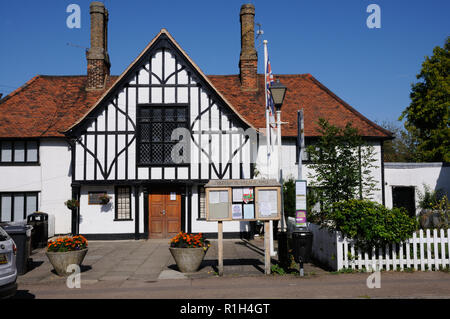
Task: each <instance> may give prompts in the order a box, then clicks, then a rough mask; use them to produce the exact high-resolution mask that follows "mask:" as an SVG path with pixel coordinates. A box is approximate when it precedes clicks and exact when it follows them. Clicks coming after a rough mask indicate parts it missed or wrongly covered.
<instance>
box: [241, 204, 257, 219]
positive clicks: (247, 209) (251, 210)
mask: <svg viewBox="0 0 450 319" xmlns="http://www.w3.org/2000/svg"><path fill="white" fill-rule="evenodd" d="M254 218H255V205H253V204H244V219H254Z"/></svg>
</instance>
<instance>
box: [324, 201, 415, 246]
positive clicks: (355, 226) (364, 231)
mask: <svg viewBox="0 0 450 319" xmlns="http://www.w3.org/2000/svg"><path fill="white" fill-rule="evenodd" d="M327 221H328V225H329V226H328V227H329V228H331V229H333V230H339V231H341V232H342V234H343V235H345V236H347V237H348V238H353V239H354V240H356V245H357V246H359V247H360V248H363V249H365V250H371V249H372V248H373V247H374V246H375V247H377V246H378V247H380V246H383V245H386V244H388V243H398V242H401V241H404V240H406V239H408V238H410V237H411V235H412V233H413V232H414V231H415V230H416V229H417V220H416V218H414V217H410V216H409V215H408V213H407V211H406V210H405V209H404V208H393V209H388V208H386V207H384V206H383V205H381V204H378V203H375V202H371V201H368V200H356V199H352V200H348V201H341V202H337V203H334V204H333V205H332V206H331V209H330V210H329V211H328V213H327Z"/></svg>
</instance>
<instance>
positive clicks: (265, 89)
mask: <svg viewBox="0 0 450 319" xmlns="http://www.w3.org/2000/svg"><path fill="white" fill-rule="evenodd" d="M263 43H264V93H265V97H266V99H265V101H266V103H265V106H266V148H267V175H268V177H269V178H270V177H271V176H270V175H271V174H270V167H271V166H270V160H271V156H270V155H271V153H270V151H269V143H270V141H269V137H270V123H269V106H268V105H267V61H268V59H269V54H268V52H267V40H264V41H263ZM269 227H270V231H269V250H270V256H272V257H273V256H275V250H274V247H273V221H272V220H271V221H269ZM264 235H265V236H267V234H264Z"/></svg>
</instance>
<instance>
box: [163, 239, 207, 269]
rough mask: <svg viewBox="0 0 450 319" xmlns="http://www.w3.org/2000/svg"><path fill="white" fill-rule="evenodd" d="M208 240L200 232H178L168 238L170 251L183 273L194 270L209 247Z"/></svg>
mask: <svg viewBox="0 0 450 319" xmlns="http://www.w3.org/2000/svg"><path fill="white" fill-rule="evenodd" d="M210 246H211V245H210V243H209V241H208V240H207V239H206V238H204V237H203V235H202V234H201V233H199V234H197V235H194V234H187V233H183V232H180V233H179V234H177V235H176V236H175V237H173V238H172V239H171V240H170V247H169V250H170V253H171V254H172V257H173V259H174V260H175V262H176V264H177V266H178V269H179V270H180V271H181V272H183V273H189V272H196V271H197V270H198V268H199V267H200V265H201V263H202V261H203V258H204V257H205V255H206V252H207V251H208V248H209V247H210Z"/></svg>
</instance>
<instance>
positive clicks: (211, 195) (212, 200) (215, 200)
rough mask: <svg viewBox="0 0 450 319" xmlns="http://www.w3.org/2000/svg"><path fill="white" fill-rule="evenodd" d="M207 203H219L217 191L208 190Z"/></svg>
mask: <svg viewBox="0 0 450 319" xmlns="http://www.w3.org/2000/svg"><path fill="white" fill-rule="evenodd" d="M209 203H210V204H218V203H220V195H219V192H217V191H212V192H209Z"/></svg>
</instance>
